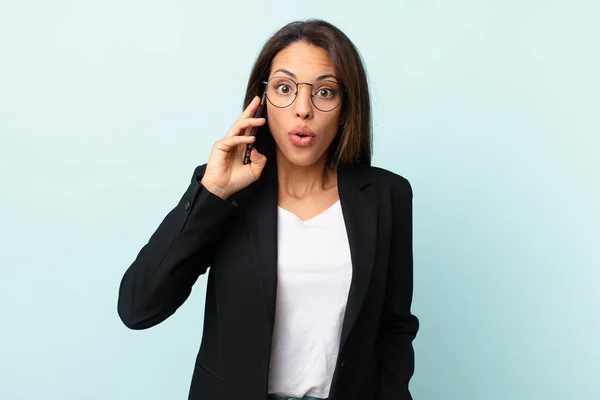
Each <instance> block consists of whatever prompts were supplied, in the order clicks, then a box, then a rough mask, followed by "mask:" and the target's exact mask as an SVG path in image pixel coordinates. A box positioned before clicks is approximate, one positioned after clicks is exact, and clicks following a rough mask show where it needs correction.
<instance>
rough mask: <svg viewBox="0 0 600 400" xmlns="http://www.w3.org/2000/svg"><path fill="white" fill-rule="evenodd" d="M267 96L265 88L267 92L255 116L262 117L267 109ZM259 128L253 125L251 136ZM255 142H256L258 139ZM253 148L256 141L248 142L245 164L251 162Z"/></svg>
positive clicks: (254, 134)
mask: <svg viewBox="0 0 600 400" xmlns="http://www.w3.org/2000/svg"><path fill="white" fill-rule="evenodd" d="M266 98H267V91H266V90H265V92H264V93H263V95H262V99H260V104H259V106H258V110H256V113H255V114H254V118H262V116H263V113H264V110H265V100H266ZM257 130H258V126H253V127H252V130H251V131H250V136H256V131H257ZM254 142H256V140H255V141H254ZM253 148H254V143H248V144H247V145H246V151H245V152H244V161H243V162H244V165H246V164H249V163H250V153H251V152H252V149H253Z"/></svg>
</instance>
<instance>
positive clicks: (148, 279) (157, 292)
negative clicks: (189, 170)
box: [117, 164, 238, 329]
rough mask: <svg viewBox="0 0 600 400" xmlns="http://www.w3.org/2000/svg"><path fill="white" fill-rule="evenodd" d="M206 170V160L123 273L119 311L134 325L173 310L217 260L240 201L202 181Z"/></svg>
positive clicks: (158, 319) (153, 322)
mask: <svg viewBox="0 0 600 400" xmlns="http://www.w3.org/2000/svg"><path fill="white" fill-rule="evenodd" d="M205 170H206V164H204V165H201V166H199V167H197V168H196V169H195V171H194V176H193V177H192V180H191V183H190V185H189V186H188V188H187V190H186V191H185V193H184V194H183V196H182V197H181V199H180V200H179V203H178V204H177V205H176V206H175V208H173V209H172V210H171V211H170V212H169V213H168V214H167V216H166V217H165V218H164V219H163V221H162V222H161V223H160V225H159V226H158V228H157V229H156V231H155V232H154V233H153V234H152V236H151V237H150V239H149V241H148V242H147V244H146V245H144V246H143V247H142V249H141V250H140V251H139V253H138V255H137V257H136V258H135V260H134V262H133V264H131V266H130V267H129V268H128V269H127V270H126V272H125V274H124V275H123V278H122V280H121V284H120V287H119V298H118V303H117V311H118V314H119V317H120V318H121V320H122V321H123V323H124V324H125V325H126V326H127V327H129V328H131V329H146V328H149V327H152V326H154V325H156V324H159V323H160V322H162V321H164V320H165V319H167V318H168V317H169V316H171V315H172V314H173V313H174V312H175V311H176V310H177V308H179V306H181V305H182V304H183V302H184V301H185V300H186V299H187V298H188V296H189V295H190V293H191V290H192V286H193V285H194V283H195V282H196V280H197V279H198V277H199V276H200V275H202V274H204V273H205V272H206V270H207V269H208V267H209V266H210V264H211V263H212V260H213V257H214V251H215V247H216V243H217V242H218V240H219V239H220V237H221V235H222V234H223V231H224V225H226V224H225V221H226V219H227V217H228V216H229V215H230V214H231V213H232V212H233V211H234V210H235V209H236V208H237V207H238V205H237V203H235V201H233V200H232V199H227V200H224V199H221V198H220V197H218V196H216V195H214V194H213V193H211V192H209V191H208V190H207V189H206V188H205V187H204V186H203V185H202V184H200V180H201V179H202V177H203V176H204V171H205Z"/></svg>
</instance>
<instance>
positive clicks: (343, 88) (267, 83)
mask: <svg viewBox="0 0 600 400" xmlns="http://www.w3.org/2000/svg"><path fill="white" fill-rule="evenodd" d="M275 78H284V79H289V80H290V81H292V82H294V83H295V84H296V91H295V92H294V100H292V102H291V103H290V104H288V105H287V106H284V107H280V106H276V105H275V104H273V102H272V101H271V99H269V95H267V90H268V88H269V86H268V85H269V82H271V80H273V79H275ZM324 81H325V82H333V81H327V80H326V79H324ZM262 83H264V84H265V85H266V86H265V97H266V98H267V100H269V103H271V104H272V105H273V107H277V108H288V107H289V106H291V105H292V104H294V102H295V101H296V99H297V98H298V92H299V91H300V88H299V86H300V85H308V86H310V102H311V103H312V105H313V106H315V108H316V109H317V110H319V111H321V112H331V111H333V110H335V109H336V108H338V107H339V106H340V104H342V102H343V101H344V98H343V96H342V95H340V102H339V103H337V105H336V106H335V107H333V108H332V109H331V110H327V111H324V110H321V109H320V108H319V107H317V106H316V104H315V102H314V100H313V97H315V95H314V94H313V92H312V89H313V87H314V83H308V82H296V81H295V80H293V79H292V78H289V77H287V76H273V77H271V78H269V80H267V81H262ZM335 83H337V84H338V85H339V86H340V93H347V92H348V91H347V90H346V88H345V87H344V86H343V85H342V84H341V83H339V82H335Z"/></svg>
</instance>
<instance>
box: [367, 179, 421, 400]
mask: <svg viewBox="0 0 600 400" xmlns="http://www.w3.org/2000/svg"><path fill="white" fill-rule="evenodd" d="M392 197H393V227H392V237H391V250H390V264H389V270H388V277H387V283H386V292H385V298H384V305H383V311H382V317H381V322H380V327H379V333H378V340H377V348H378V358H379V377H378V385H377V396H376V399H377V400H392V399H393V400H412V396H411V394H410V391H409V388H408V385H409V381H410V379H411V377H412V375H413V373H414V366H415V364H414V349H413V345H412V341H413V339H414V338H415V336H416V334H417V331H418V328H419V320H418V319H417V317H416V316H414V315H413V314H412V313H411V303H412V295H413V249H412V197H413V193H412V188H411V185H410V183H409V182H408V180H406V179H404V178H401V179H400V181H396V182H395V183H394V184H393V185H392Z"/></svg>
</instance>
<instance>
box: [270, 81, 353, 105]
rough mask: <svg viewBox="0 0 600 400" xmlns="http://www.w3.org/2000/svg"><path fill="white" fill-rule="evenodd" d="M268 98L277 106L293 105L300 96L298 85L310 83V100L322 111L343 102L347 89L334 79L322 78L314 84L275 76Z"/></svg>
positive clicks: (271, 82)
mask: <svg viewBox="0 0 600 400" xmlns="http://www.w3.org/2000/svg"><path fill="white" fill-rule="evenodd" d="M263 83H264V84H265V85H267V88H266V91H267V100H269V103H271V104H273V106H275V107H277V108H285V107H289V106H291V105H292V103H293V102H294V100H296V97H298V87H299V86H300V85H308V86H310V87H311V93H310V101H311V102H312V104H313V105H314V106H315V108H317V109H318V110H320V111H324V112H329V111H333V110H334V109H335V108H336V107H337V106H339V105H340V103H341V102H342V92H345V90H344V89H343V88H342V87H341V85H340V84H339V83H337V82H336V81H334V80H328V79H324V80H320V81H317V82H315V83H313V84H310V83H307V82H299V83H296V82H295V81H294V80H292V79H291V78H286V77H283V76H274V77H272V78H271V79H269V80H268V81H263Z"/></svg>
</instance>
